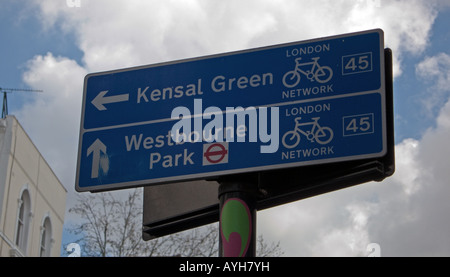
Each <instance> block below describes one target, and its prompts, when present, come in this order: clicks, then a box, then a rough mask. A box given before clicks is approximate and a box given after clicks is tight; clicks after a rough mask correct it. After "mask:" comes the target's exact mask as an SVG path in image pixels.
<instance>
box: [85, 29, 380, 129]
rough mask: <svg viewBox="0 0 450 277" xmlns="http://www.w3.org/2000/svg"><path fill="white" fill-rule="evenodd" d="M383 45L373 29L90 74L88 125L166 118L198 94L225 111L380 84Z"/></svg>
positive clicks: (86, 122)
mask: <svg viewBox="0 0 450 277" xmlns="http://www.w3.org/2000/svg"><path fill="white" fill-rule="evenodd" d="M383 48H384V42H383V33H382V31H381V30H372V31H367V32H361V33H353V34H347V35H341V36H335V37H329V38H323V39H317V40H310V41H302V42H295V43H289V44H283V45H276V46H272V47H265V48H258V49H252V50H247V51H241V52H233V53H227V54H221V55H214V56H208V57H201V58H195V59H189V60H181V61H176V62H169V63H163V64H156V65H150V66H143V67H136V68H129V69H123V70H116V71H109V72H101V73H94V74H89V75H87V76H86V78H85V85H84V102H83V113H82V128H83V129H85V130H87V129H93V128H102V127H110V126H116V125H123V124H137V123H147V122H149V121H155V120H161V119H167V118H170V113H171V111H172V110H173V109H174V108H175V107H178V106H185V107H188V108H192V106H193V99H194V98H201V99H202V100H203V105H204V106H217V107H219V108H222V109H225V107H236V106H242V107H248V106H255V107H257V106H264V105H273V104H275V103H283V102H292V101H298V100H307V99H312V98H321V97H330V96H336V95H342V94H351V93H355V92H361V91H372V90H378V89H380V88H381V86H382V84H383V82H382V78H383V77H384V75H383V74H381V70H382V67H381V64H382V62H383V61H382V59H381V57H382V55H383Z"/></svg>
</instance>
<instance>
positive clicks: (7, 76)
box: [0, 0, 450, 256]
mask: <svg viewBox="0 0 450 277" xmlns="http://www.w3.org/2000/svg"><path fill="white" fill-rule="evenodd" d="M1 2H2V3H1V7H0V18H2V24H1V25H0V41H1V43H0V53H1V66H0V87H14V88H33V89H40V90H44V92H43V93H16V94H10V95H8V97H9V102H8V104H9V109H10V114H13V115H15V116H16V117H17V118H18V120H19V121H20V122H21V124H22V125H23V126H24V128H25V130H26V131H27V132H28V134H29V135H30V137H31V138H32V140H33V141H34V143H35V144H36V146H37V147H38V148H39V150H40V151H41V153H42V154H43V156H44V157H45V159H46V160H47V161H48V163H49V164H50V165H51V166H52V168H53V169H54V171H55V172H56V174H57V175H58V177H59V178H60V180H61V181H62V182H63V184H64V185H65V187H66V188H67V190H68V192H69V193H68V205H69V207H70V205H73V203H74V196H75V194H76V193H75V192H74V180H75V168H76V152H77V147H78V133H79V126H80V125H79V120H80V115H81V101H82V91H83V79H84V76H85V75H86V74H88V73H92V72H98V71H104V70H112V69H118V68H124V67H131V66H138V65H146V64H153V63H159V62H166V61H173V60H178V59H183V58H191V57H198V56H204V55H210V54H217V53H223V52H229V51H235V50H243V49H248V48H254V47H260V46H268V45H273V44H279V43H286V42H292V41H299V40H306V39H311V38H319V37H324V36H330V35H338V34H344V33H349V32H354V31H362V30H367V29H373V28H381V29H383V30H384V32H385V43H386V47H389V48H391V49H392V50H393V53H394V74H395V79H394V94H395V99H394V101H395V128H396V134H395V136H396V166H397V170H396V173H395V175H394V176H393V177H391V178H388V179H386V180H385V181H383V182H381V183H368V184H363V185H360V186H356V187H353V188H349V189H345V190H341V191H338V192H333V193H329V194H326V195H321V196H317V197H314V198H310V199H306V200H302V201H298V202H295V203H290V204H286V205H282V206H279V207H276V208H272V209H269V210H266V211H262V212H260V213H258V233H259V234H262V235H263V236H264V238H265V239H266V240H268V241H274V242H277V241H280V246H281V248H282V249H283V250H284V251H285V255H286V256H367V255H368V254H369V253H368V252H367V251H366V248H367V245H369V244H370V243H377V244H378V245H379V246H380V249H381V255H382V256H449V255H450V236H449V234H450V217H449V215H448V214H449V213H450V201H448V198H449V197H450V182H449V179H450V170H449V167H450V166H449V164H450V163H449V162H450V147H448V145H447V142H448V139H449V138H450V101H449V99H450V89H449V88H450V47H449V45H450V28H449V26H450V1H449V0H336V1H325V0H226V1H223V0H221V1H218V0H147V1H141V0H79V1H77V0H69V1H66V0H2V1H1ZM78 4H79V5H78Z"/></svg>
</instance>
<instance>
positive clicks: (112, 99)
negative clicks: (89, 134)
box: [91, 90, 129, 111]
mask: <svg viewBox="0 0 450 277" xmlns="http://www.w3.org/2000/svg"><path fill="white" fill-rule="evenodd" d="M106 93H108V91H107V90H104V91H100V93H99V94H98V95H97V96H96V97H95V98H94V99H93V100H92V101H91V103H92V105H94V106H95V107H96V108H97V110H99V111H105V110H107V109H106V107H105V105H104V104H110V103H117V102H126V101H128V99H129V95H128V94H119V95H113V96H105V95H106Z"/></svg>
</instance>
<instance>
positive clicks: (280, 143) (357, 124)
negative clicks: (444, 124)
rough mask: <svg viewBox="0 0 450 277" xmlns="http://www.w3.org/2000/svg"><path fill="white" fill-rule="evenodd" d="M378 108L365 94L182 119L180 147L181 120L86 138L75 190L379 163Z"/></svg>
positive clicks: (381, 128)
mask: <svg viewBox="0 0 450 277" xmlns="http://www.w3.org/2000/svg"><path fill="white" fill-rule="evenodd" d="M384 101H385V100H384V96H383V95H382V94H381V93H379V92H372V93H365V94H355V95H352V96H351V97H329V98H321V99H320V100H316V101H311V100H310V101H297V102H291V103H288V104H282V105H280V106H276V105H274V106H270V107H259V108H253V107H251V109H250V108H248V107H247V108H246V109H243V111H242V110H241V111H242V113H241V114H239V113H237V112H235V113H216V114H214V116H211V115H209V116H205V114H206V113H204V115H203V118H202V117H200V119H198V118H196V117H193V118H190V119H189V122H190V121H192V122H190V123H191V124H190V126H188V127H189V128H190V127H191V126H192V130H191V132H184V138H185V139H186V138H187V140H188V141H186V142H182V143H176V142H175V140H174V139H173V138H172V136H171V130H172V128H173V127H174V125H175V124H181V120H180V121H177V120H172V121H162V122H156V123H151V124H146V125H139V126H128V127H127V126H125V127H122V128H115V129H106V130H98V131H92V132H86V133H84V134H83V136H82V140H83V143H82V145H83V148H82V149H81V152H80V153H81V155H83V157H81V159H80V160H81V162H80V168H79V172H80V175H79V179H78V180H77V190H79V191H86V190H91V188H92V187H95V189H96V190H104V189H114V188H116V187H117V188H119V187H120V188H124V187H134V186H140V185H146V184H158V183H164V182H175V181H181V180H182V181H185V180H193V179H205V178H208V177H213V176H214V177H215V176H223V175H228V174H236V173H244V172H257V171H264V170H270V169H280V168H289V167H297V166H303V165H317V164H325V163H333V162H339V161H351V160H358V159H368V158H376V157H381V156H383V155H385V153H386V132H385V125H386V123H385V118H384V116H383V115H384V114H385V112H384V109H385V108H384V105H383V103H384ZM196 104H197V103H196ZM235 111H237V109H235ZM230 122H232V123H233V124H231V123H230ZM183 126H186V125H183ZM184 128H185V129H186V127H184ZM184 131H186V130H184ZM199 134H202V136H203V139H204V140H203V141H200V140H201V139H200V138H201V136H200V135H199ZM189 139H190V141H189ZM205 140H206V141H205Z"/></svg>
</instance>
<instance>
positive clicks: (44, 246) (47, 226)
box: [39, 216, 52, 257]
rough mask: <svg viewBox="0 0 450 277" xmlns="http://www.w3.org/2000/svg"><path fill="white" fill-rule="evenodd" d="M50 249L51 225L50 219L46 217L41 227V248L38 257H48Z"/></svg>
mask: <svg viewBox="0 0 450 277" xmlns="http://www.w3.org/2000/svg"><path fill="white" fill-rule="evenodd" d="M51 247H52V223H51V221H50V217H49V216H46V217H45V219H44V221H43V222H42V225H41V246H40V251H39V256H41V257H50V250H51Z"/></svg>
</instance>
